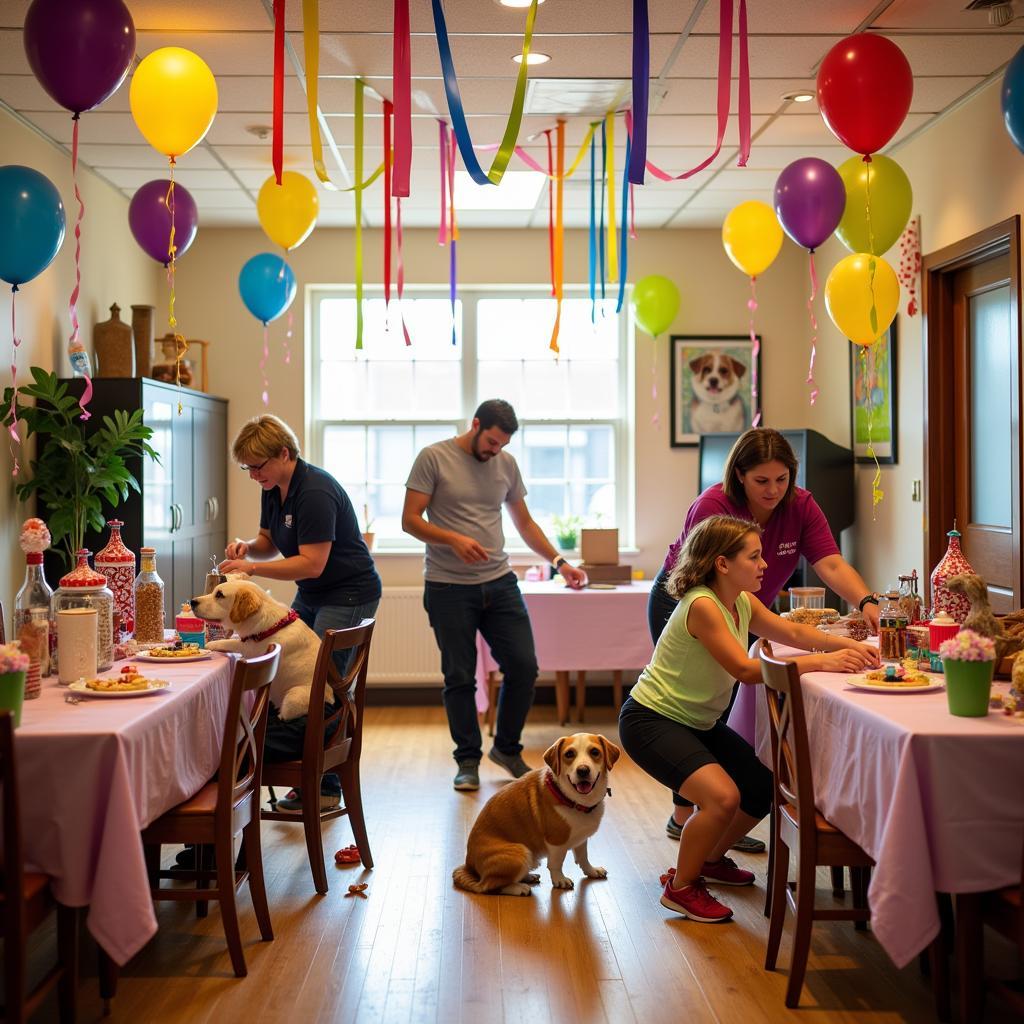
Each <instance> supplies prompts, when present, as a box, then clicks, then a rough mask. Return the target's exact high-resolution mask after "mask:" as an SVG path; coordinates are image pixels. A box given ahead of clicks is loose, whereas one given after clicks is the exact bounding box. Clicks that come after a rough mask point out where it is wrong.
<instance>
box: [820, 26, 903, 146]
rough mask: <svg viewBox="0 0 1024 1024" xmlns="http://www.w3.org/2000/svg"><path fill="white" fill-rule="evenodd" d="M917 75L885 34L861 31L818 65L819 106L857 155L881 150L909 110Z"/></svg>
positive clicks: (837, 45)
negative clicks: (914, 74) (915, 75)
mask: <svg viewBox="0 0 1024 1024" xmlns="http://www.w3.org/2000/svg"><path fill="white" fill-rule="evenodd" d="M913 95H914V76H913V74H912V72H911V70H910V62H909V61H908V60H907V58H906V57H905V56H904V53H903V51H902V50H901V49H900V48H899V47H898V46H897V45H896V44H895V43H894V42H892V41H891V40H889V39H886V38H885V36H879V35H875V34H874V33H872V32H861V33H859V34H858V35H855V36H847V37H846V39H844V40H843V41H842V42H839V43H836V45H835V46H833V47H832V49H831V50H829V51H828V53H827V54H826V56H825V59H824V60H823V61H822V62H821V67H820V68H819V69H818V109H819V110H820V111H821V116H822V117H823V118H824V120H825V124H826V125H827V126H828V129H829V131H830V132H832V134H833V135H834V136H835V137H836V138H837V139H838V140H839V141H840V142H841V143H842V144H843V145H844V146H846V147H848V148H849V149H852V150H853V151H854V152H855V153H877V152H878V151H879V150H880V149H882V148H883V147H884V146H885V144H886V143H887V142H888V141H889V140H890V139H891V138H892V137H893V136H894V135H895V134H896V132H897V131H899V127H900V125H901V124H903V119H904V118H905V117H906V116H907V111H908V110H910V101H911V99H912V98H913Z"/></svg>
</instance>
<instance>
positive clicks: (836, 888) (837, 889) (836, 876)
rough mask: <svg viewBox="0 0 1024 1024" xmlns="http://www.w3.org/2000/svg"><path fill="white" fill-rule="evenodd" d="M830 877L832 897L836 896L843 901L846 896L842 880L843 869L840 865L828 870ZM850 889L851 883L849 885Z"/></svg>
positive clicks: (844, 884)
mask: <svg viewBox="0 0 1024 1024" xmlns="http://www.w3.org/2000/svg"><path fill="white" fill-rule="evenodd" d="M830 873H831V875H832V895H833V896H837V897H838V898H839V899H843V897H844V896H846V883H845V881H844V880H843V869H842V866H840V865H833V866H832V868H831V869H830ZM850 885H851V888H852V886H853V883H852V881H851V883H850Z"/></svg>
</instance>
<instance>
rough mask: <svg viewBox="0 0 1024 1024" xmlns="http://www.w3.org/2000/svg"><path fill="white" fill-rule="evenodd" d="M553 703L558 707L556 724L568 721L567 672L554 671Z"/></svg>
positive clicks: (563, 723)
mask: <svg viewBox="0 0 1024 1024" xmlns="http://www.w3.org/2000/svg"><path fill="white" fill-rule="evenodd" d="M555 705H556V706H557V708H558V724H559V725H565V724H566V722H568V721H569V673H568V672H556V673H555Z"/></svg>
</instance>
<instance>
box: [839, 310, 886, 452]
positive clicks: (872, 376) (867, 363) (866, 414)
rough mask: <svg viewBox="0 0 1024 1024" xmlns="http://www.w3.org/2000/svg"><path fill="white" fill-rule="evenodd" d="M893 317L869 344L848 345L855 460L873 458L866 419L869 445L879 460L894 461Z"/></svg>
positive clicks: (851, 431) (851, 427)
mask: <svg viewBox="0 0 1024 1024" xmlns="http://www.w3.org/2000/svg"><path fill="white" fill-rule="evenodd" d="M897 380H898V378H897V376H896V321H895V320H894V321H893V322H892V326H891V327H890V328H889V330H888V331H887V332H886V333H885V334H883V335H882V337H881V338H879V339H878V341H876V342H875V344H874V345H872V346H871V347H870V348H868V349H866V350H864V351H863V352H862V351H861V347H860V346H859V345H852V344H851V345H850V386H851V389H852V394H851V396H850V417H851V424H850V433H851V436H852V438H853V455H854V459H855V460H856V461H857V462H872V463H873V462H874V461H875V460H874V459H873V458H872V457H871V456H870V455H869V454H868V437H869V431H868V423H869V418H870V425H871V430H870V438H871V446H872V447H873V448H874V450H875V455H876V456H877V457H878V461H879V462H880V463H884V464H885V465H890V466H892V465H895V464H896V436H897V434H896V430H897V394H896V382H897Z"/></svg>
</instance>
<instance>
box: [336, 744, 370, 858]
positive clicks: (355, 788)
mask: <svg viewBox="0 0 1024 1024" xmlns="http://www.w3.org/2000/svg"><path fill="white" fill-rule="evenodd" d="M339 777H340V778H341V792H342V795H343V796H344V798H345V807H346V808H348V820H349V824H350V825H351V826H352V835H353V836H355V840H356V849H357V850H359V857H360V859H361V860H362V862H363V867H364V868H372V867H373V854H371V853H370V839H369V837H368V836H367V834H366V819H365V818H364V817H363V794H362V790H361V789H360V786H359V763H358V762H346V763H345V764H343V765H342V766H341V771H340V772H339Z"/></svg>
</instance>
